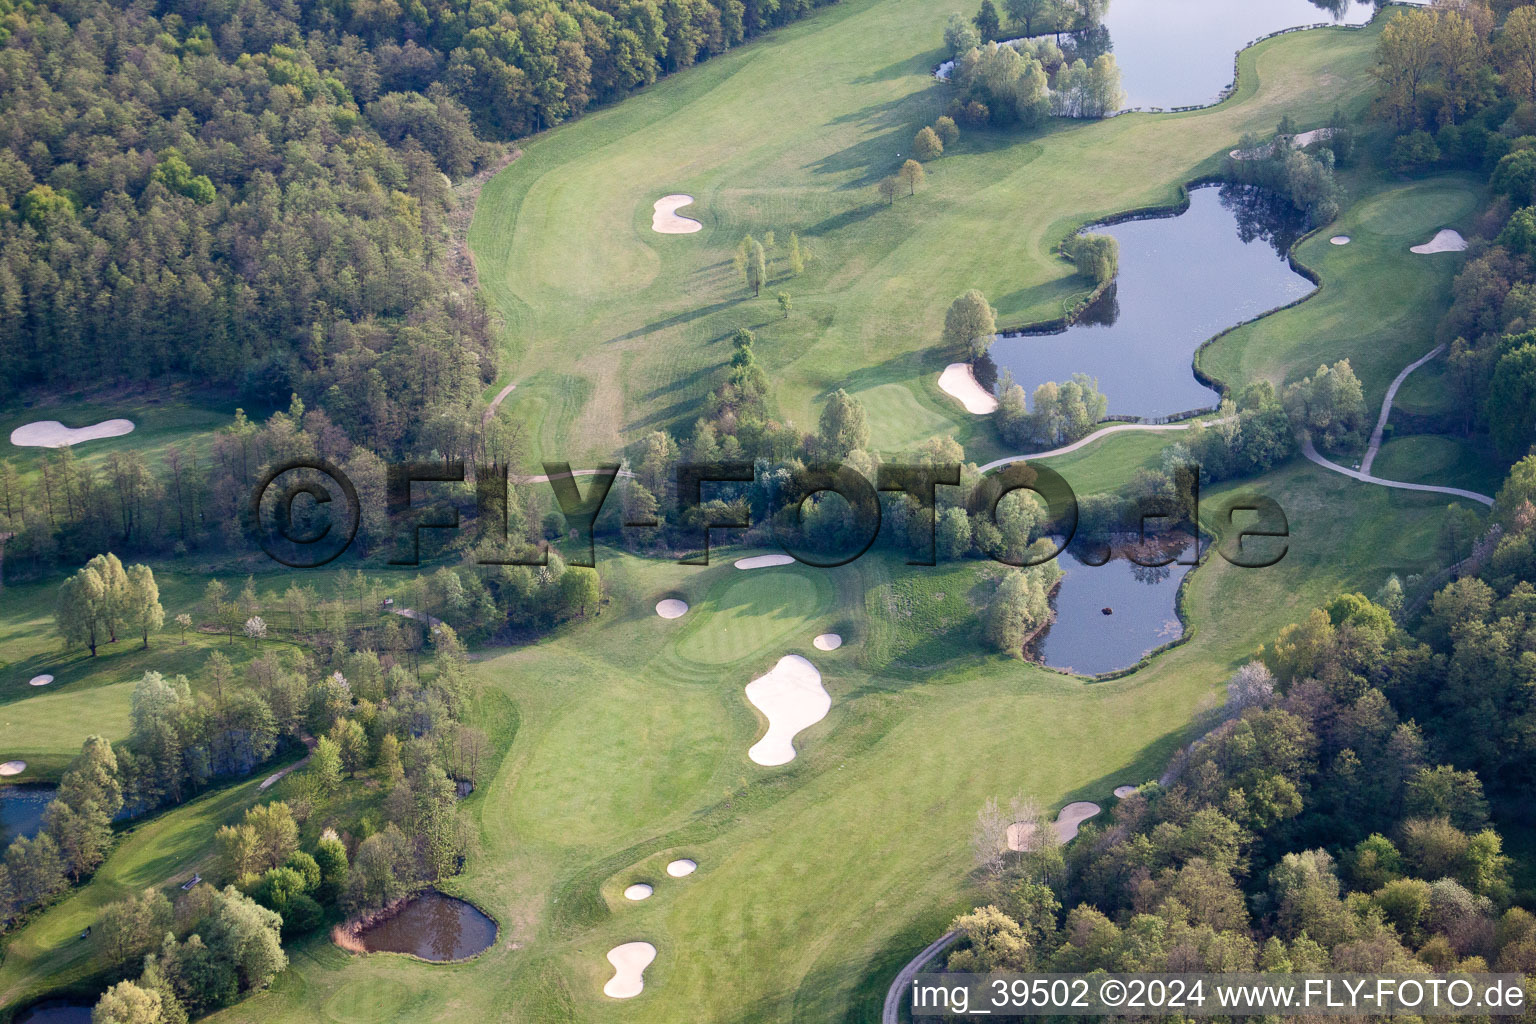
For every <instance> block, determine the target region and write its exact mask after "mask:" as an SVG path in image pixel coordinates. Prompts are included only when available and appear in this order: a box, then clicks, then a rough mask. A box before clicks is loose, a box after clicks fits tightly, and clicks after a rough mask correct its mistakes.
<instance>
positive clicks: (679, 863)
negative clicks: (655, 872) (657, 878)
mask: <svg viewBox="0 0 1536 1024" xmlns="http://www.w3.org/2000/svg"><path fill="white" fill-rule="evenodd" d="M697 870H699V862H698V861H695V860H689V859H688V858H687V857H684V858H682V859H681V860H675V861H673V862H672V863H671V864H668V865H667V874H669V875H671V876H672V877H673V878H682V877H683V876H685V875H691V874H693V873H694V872H695V871H697Z"/></svg>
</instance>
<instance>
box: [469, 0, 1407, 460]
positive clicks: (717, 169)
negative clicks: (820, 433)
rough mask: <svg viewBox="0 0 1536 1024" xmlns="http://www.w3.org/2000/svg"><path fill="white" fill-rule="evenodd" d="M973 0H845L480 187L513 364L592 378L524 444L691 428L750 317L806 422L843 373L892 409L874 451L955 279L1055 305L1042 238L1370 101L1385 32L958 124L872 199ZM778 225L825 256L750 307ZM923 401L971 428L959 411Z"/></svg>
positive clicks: (536, 376) (1281, 45) (929, 370)
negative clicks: (784, 311)
mask: <svg viewBox="0 0 1536 1024" xmlns="http://www.w3.org/2000/svg"><path fill="white" fill-rule="evenodd" d="M962 6H963V5H962V4H961V3H960V2H959V0H945V2H943V3H940V4H938V5H934V4H932V3H926V2H920V0H852V2H848V3H843V4H839V5H838V6H837V7H836V8H832V9H829V10H827V11H824V12H821V13H819V14H818V15H817V16H815V17H813V18H810V19H807V20H806V21H804V22H801V23H799V24H796V25H794V26H791V27H789V28H787V29H785V30H782V31H780V32H778V33H775V34H774V36H773V38H772V39H770V40H766V41H763V42H759V43H755V44H753V45H751V46H747V47H743V48H742V49H740V50H738V51H735V52H733V53H730V54H727V55H725V56H724V57H721V58H718V59H715V60H712V61H710V62H708V63H707V64H705V65H703V66H701V67H699V68H697V69H694V70H692V71H690V72H688V73H687V74H684V75H678V76H675V77H673V78H670V79H668V80H666V81H664V82H661V83H659V84H657V85H656V86H655V87H653V88H651V89H648V90H645V91H644V92H643V93H641V94H639V95H637V96H635V97H632V98H631V99H628V100H626V101H625V102H624V103H622V104H620V105H618V106H616V107H613V108H610V109H607V110H603V111H600V112H597V113H595V114H593V115H591V116H588V117H585V118H583V119H582V120H581V121H579V122H577V123H575V124H572V125H568V126H565V127H562V128H560V129H558V130H556V131H552V132H549V133H547V134H545V135H542V136H540V137H538V138H536V139H533V140H529V141H528V142H527V144H525V145H524V146H523V155H522V157H521V158H520V159H518V160H517V161H515V162H514V163H513V164H512V165H510V166H509V167H508V168H507V169H506V170H505V171H503V172H502V173H501V174H499V175H498V176H497V177H496V178H495V179H493V180H492V181H491V182H490V183H489V184H488V185H487V186H486V188H485V190H484V191H483V193H482V195H481V197H480V200H479V203H478V205H477V208H476V213H475V219H474V223H473V225H472V227H471V231H470V241H471V245H472V246H473V248H474V250H475V253H476V259H477V265H478V267H479V270H480V279H481V281H482V283H483V285H484V286H485V288H486V291H487V293H488V295H489V296H490V298H491V301H492V302H493V304H494V305H495V306H496V308H497V310H498V312H500V314H501V315H502V316H503V318H504V320H505V322H506V324H507V330H506V332H505V335H504V344H503V347H504V351H505V352H506V355H507V357H508V359H509V362H510V377H511V379H514V380H526V381H530V382H537V381H539V380H543V379H547V375H549V374H551V373H553V374H557V375H560V377H561V379H565V378H567V377H569V378H579V379H580V380H581V381H582V382H583V386H582V387H581V388H579V389H566V390H564V391H562V392H561V394H562V396H563V398H562V400H561V401H559V402H554V401H553V400H552V399H542V398H538V397H537V396H536V395H530V396H529V397H530V398H534V399H535V401H531V402H529V403H528V407H527V409H526V410H525V411H524V412H525V414H526V416H527V422H528V423H529V425H530V428H531V434H532V436H533V437H534V439H535V447H536V449H537V450H538V451H542V452H545V453H549V452H560V453H562V454H563V455H564V456H568V457H571V458H577V457H580V456H597V457H611V456H612V455H613V453H614V452H615V451H617V450H618V449H619V448H620V447H621V446H622V445H623V444H625V443H626V442H628V441H630V440H633V439H634V438H635V437H636V436H637V435H638V434H639V433H640V432H641V431H644V430H648V429H651V428H653V427H656V426H671V427H681V428H683V429H686V428H687V427H688V426H690V425H691V423H692V420H693V418H694V416H695V415H696V414H697V409H698V406H699V401H700V400H701V399H702V398H703V397H704V395H705V394H706V393H707V392H708V390H709V389H710V388H711V387H712V386H714V385H715V384H717V383H718V382H719V380H721V379H723V366H724V364H725V363H726V361H727V360H728V358H729V352H730V345H729V342H728V340H727V339H728V336H729V334H730V332H731V331H732V330H733V329H735V328H736V327H738V326H746V327H750V328H752V329H754V330H756V331H757V332H758V344H757V352H758V356H759V359H760V361H761V362H762V363H763V365H764V366H765V368H766V369H767V370H768V372H769V376H770V378H771V379H772V380H773V381H774V383H775V386H776V390H777V395H778V401H779V405H780V410H781V412H782V413H783V414H784V415H785V416H787V417H788V418H789V419H791V420H792V421H794V422H795V423H796V424H797V425H799V426H801V427H802V428H807V427H810V426H813V425H814V423H815V419H816V416H817V414H818V413H819V410H820V407H821V405H822V404H823V402H824V401H825V397H826V395H827V394H828V393H829V392H830V391H831V390H833V389H835V388H837V387H846V388H848V389H849V390H850V391H855V392H866V393H871V394H872V399H873V404H874V405H875V406H878V407H879V412H878V414H877V415H878V416H879V417H880V418H881V419H882V420H890V421H893V422H895V423H896V424H897V429H894V430H893V431H892V433H893V435H894V436H896V437H897V438H898V440H897V441H894V442H891V443H889V444H887V442H885V441H883V440H882V439H881V438H880V437H878V436H877V437H876V439H875V441H874V443H875V445H876V446H877V447H881V448H882V449H885V450H893V449H899V448H900V447H902V446H904V445H906V444H909V443H911V442H912V441H913V440H920V439H921V438H920V437H919V435H921V434H927V433H930V432H931V431H932V428H933V426H934V425H935V424H934V423H933V422H932V421H930V420H929V418H928V417H926V416H925V417H924V418H923V421H921V422H920V424H919V423H913V422H912V421H909V420H906V419H904V418H902V415H901V414H902V413H904V412H906V411H910V410H901V412H898V411H897V410H898V408H899V407H901V406H904V405H905V404H906V399H904V398H901V397H899V396H896V395H895V394H894V393H892V392H888V391H884V390H881V389H882V387H883V386H885V385H891V384H895V385H898V386H900V387H902V388H904V389H906V390H908V391H910V392H911V393H912V394H913V395H914V396H917V397H918V400H919V401H920V400H921V397H922V396H926V395H928V394H929V389H930V387H931V385H930V383H929V381H930V379H931V378H935V377H936V376H937V373H938V371H939V370H940V369H941V368H942V366H943V364H944V363H945V362H948V361H949V359H950V358H951V354H948V353H943V352H940V351H938V350H937V349H936V348H935V345H936V343H937V340H938V338H939V335H940V328H941V324H942V319H943V314H944V309H945V307H946V306H947V305H948V303H949V301H950V300H951V299H952V298H953V297H954V296H955V295H957V294H959V293H960V292H962V291H964V290H966V289H967V288H971V287H977V288H981V289H982V290H983V291H984V292H985V293H986V294H987V295H988V296H989V298H991V300H992V302H993V303H994V305H996V306H997V307H998V309H999V311H1000V314H1001V317H1002V319H1003V321H1004V322H1005V323H1010V324H1011V323H1019V322H1023V321H1026V320H1036V319H1042V318H1046V317H1052V316H1057V315H1060V313H1061V311H1062V309H1063V304H1064V302H1066V301H1067V300H1069V299H1070V298H1072V297H1074V296H1075V295H1077V294H1079V293H1080V292H1081V291H1082V288H1081V284H1080V282H1079V281H1078V280H1077V279H1075V278H1074V277H1073V276H1072V273H1071V268H1070V267H1069V266H1068V265H1067V264H1066V263H1064V262H1063V261H1061V260H1060V259H1059V258H1058V257H1057V256H1056V255H1055V254H1054V252H1053V250H1054V247H1055V245H1056V244H1057V243H1058V242H1059V241H1060V240H1061V239H1062V238H1063V237H1064V236H1065V235H1066V234H1067V233H1068V232H1069V231H1071V230H1072V229H1073V228H1074V227H1076V226H1078V225H1079V224H1082V223H1084V222H1086V221H1090V220H1093V219H1095V218H1097V217H1101V216H1103V215H1105V214H1109V213H1114V212H1116V211H1119V210H1123V209H1126V208H1129V207H1136V206H1142V205H1146V204H1149V203H1168V202H1172V201H1173V200H1174V199H1175V197H1176V194H1177V186H1178V184H1179V183H1180V182H1182V181H1184V180H1187V179H1189V178H1191V177H1193V176H1195V175H1197V174H1200V173H1204V172H1208V171H1211V170H1214V169H1216V167H1217V166H1218V155H1219V154H1221V153H1223V152H1224V151H1225V150H1227V149H1230V148H1231V146H1232V145H1233V144H1235V143H1236V141H1237V140H1238V137H1239V136H1240V135H1241V134H1242V132H1244V131H1245V130H1269V129H1272V127H1273V125H1274V124H1275V122H1276V121H1277V120H1278V119H1279V117H1280V116H1281V114H1283V113H1289V114H1291V115H1293V116H1295V117H1296V118H1297V119H1298V120H1299V121H1301V122H1303V123H1314V122H1316V123H1322V122H1323V121H1325V120H1326V119H1327V117H1328V115H1329V113H1330V112H1331V111H1332V110H1333V108H1334V106H1335V105H1342V106H1343V107H1345V108H1346V109H1347V110H1358V109H1360V108H1361V107H1362V106H1363V105H1364V103H1365V101H1366V98H1367V96H1368V93H1369V91H1370V89H1371V84H1370V81H1369V78H1368V76H1367V75H1366V74H1365V70H1366V68H1367V67H1368V66H1369V64H1370V62H1371V60H1372V47H1373V44H1374V40H1375V36H1376V34H1377V32H1378V29H1377V28H1374V27H1373V28H1370V29H1367V30H1364V31H1358V32H1352V31H1342V30H1341V31H1328V32H1314V33H1309V34H1302V35H1292V36H1283V37H1279V38H1277V39H1274V40H1270V41H1268V42H1265V43H1263V44H1261V45H1260V46H1258V47H1256V48H1255V49H1254V50H1252V51H1250V52H1248V53H1246V54H1244V56H1243V57H1242V61H1243V67H1244V73H1243V79H1242V81H1243V88H1242V90H1241V92H1240V94H1239V95H1238V96H1237V97H1236V98H1235V99H1234V100H1233V101H1231V102H1228V103H1226V104H1224V105H1222V106H1221V107H1219V108H1216V109H1214V110H1209V111H1203V112H1198V113H1192V114H1185V115H1129V116H1125V117H1119V118H1115V119H1113V120H1112V121H1108V122H1102V123H1093V124H1083V123H1061V124H1056V125H1053V126H1052V127H1051V128H1050V129H1048V130H1046V131H1044V132H1041V133H1038V134H1035V135H1033V136H1021V135H1020V134H1018V133H1016V132H991V131H973V132H969V133H967V134H966V135H965V136H964V137H963V138H962V140H961V142H960V143H959V144H958V146H956V147H955V148H954V149H953V150H952V151H951V152H950V153H949V154H947V155H945V156H944V157H943V158H941V159H939V160H937V161H934V162H932V163H931V164H930V165H929V168H928V171H929V176H928V183H927V185H926V186H924V188H923V189H922V190H921V191H920V192H919V193H918V195H917V196H916V197H914V198H904V199H902V200H901V201H899V202H897V203H896V204H895V205H894V206H891V207H885V206H883V205H881V204H880V202H879V200H878V199H877V198H876V197H875V196H874V193H873V184H874V183H875V181H876V180H878V178H879V177H880V176H882V175H884V174H886V173H889V171H891V170H892V169H894V168H895V167H896V166H897V165H898V164H899V163H900V162H901V161H900V158H899V157H898V154H900V153H903V152H906V150H907V148H908V147H909V145H910V141H911V138H912V134H913V132H915V131H916V130H917V129H918V128H919V127H921V126H922V125H923V124H925V123H929V122H931V121H932V120H933V119H934V117H935V116H937V114H938V113H939V112H940V111H941V109H942V107H943V104H944V103H945V102H947V97H948V92H947V90H946V88H945V87H943V86H941V85H939V84H938V83H936V82H934V80H933V79H932V78H931V77H930V76H929V74H928V71H929V69H930V68H931V66H932V65H933V64H934V63H936V62H937V60H938V58H939V56H940V54H939V53H938V51H937V50H936V49H934V46H935V45H936V44H937V42H938V38H939V35H940V32H941V29H942V25H943V22H944V19H945V17H946V16H947V15H948V13H949V12H950V11H951V10H960V9H961V7H962ZM966 13H967V14H969V13H970V11H969V9H968V8H967V10H966ZM769 97H772V99H771V101H768V98H769ZM786 110H793V111H794V116H782V112H783V111H786ZM677 191H681V192H687V193H689V194H691V195H694V196H695V197H697V201H696V202H695V204H694V205H693V206H692V207H690V208H689V211H688V212H689V214H690V215H691V216H695V217H697V218H698V219H700V220H701V221H702V222H703V224H704V230H702V231H700V232H698V233H696V234H692V235H677V236H663V235H658V234H656V233H654V232H653V231H651V229H650V209H651V203H652V202H653V201H654V200H655V199H656V198H658V197H660V196H662V195H665V194H667V193H669V192H677ZM768 230H773V231H775V232H776V235H777V239H778V241H779V242H780V243H781V244H782V242H783V240H785V239H787V237H788V234H789V232H790V231H791V230H796V231H798V232H800V234H801V236H802V238H803V239H804V241H805V243H806V244H807V246H808V247H809V248H810V250H811V251H812V252H813V253H814V254H815V258H814V259H813V260H812V261H811V262H810V264H809V265H808V268H807V270H806V272H805V274H804V275H803V276H801V277H798V278H794V279H789V280H776V281H775V282H774V283H773V284H772V285H771V286H770V288H768V289H765V290H764V295H763V297H762V298H760V299H753V298H750V297H748V296H747V294H746V293H745V290H744V289H743V288H742V287H741V286H740V285H739V284H738V283H737V281H736V279H735V275H734V271H733V269H732V267H731V265H730V253H731V250H732V248H733V247H734V246H735V245H736V243H737V242H738V241H739V239H740V238H741V236H742V234H743V233H745V232H747V231H751V232H754V233H755V234H757V235H759V236H761V235H763V234H764V233H765V232H766V231H768ZM776 266H777V267H779V268H780V269H779V270H776V271H775V273H781V272H782V263H776ZM781 288H782V289H784V290H787V291H789V292H790V293H791V294H792V295H793V296H794V298H795V310H794V312H793V314H792V315H791V316H790V317H788V318H787V319H784V318H781V317H780V316H779V314H778V310H777V307H776V305H775V304H774V300H773V294H772V293H774V292H776V291H777V290H779V289H781ZM521 392H522V389H521V388H520V389H519V392H518V395H521ZM509 401H513V405H512V408H513V409H514V410H517V409H518V408H519V405H520V403H522V402H523V401H524V399H522V398H520V397H518V398H516V400H515V401H514V400H509ZM573 403H574V405H573ZM925 408H926V411H927V412H928V413H930V414H936V415H941V416H944V417H947V418H948V419H949V420H950V421H951V422H952V423H953V424H955V425H956V427H957V428H958V429H959V430H960V431H961V432H962V433H964V434H969V433H970V432H971V430H972V429H973V426H974V425H973V424H972V423H971V422H970V418H969V417H968V416H966V414H965V413H963V412H961V411H960V410H959V409H958V407H956V406H954V404H953V403H948V404H944V402H943V401H942V400H940V399H938V398H937V397H935V398H934V399H933V400H932V401H931V403H929V404H926V405H925ZM887 410H890V411H887ZM522 414H523V413H519V415H522ZM976 454H980V452H978V453H976Z"/></svg>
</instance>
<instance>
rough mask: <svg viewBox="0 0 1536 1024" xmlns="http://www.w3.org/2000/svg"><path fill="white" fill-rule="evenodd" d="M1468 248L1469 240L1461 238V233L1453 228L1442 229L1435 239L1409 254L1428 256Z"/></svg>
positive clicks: (1414, 248) (1417, 246) (1417, 247)
mask: <svg viewBox="0 0 1536 1024" xmlns="http://www.w3.org/2000/svg"><path fill="white" fill-rule="evenodd" d="M1466 247H1467V240H1466V239H1465V238H1462V237H1461V232H1460V231H1456V230H1453V229H1451V228H1441V229H1440V230H1439V231H1438V232H1437V233H1436V234H1435V237H1434V238H1431V239H1430V240H1429V241H1427V242H1425V243H1424V244H1423V245H1416V246H1414V247H1413V248H1412V249H1410V250H1408V251H1409V252H1416V253H1418V254H1419V255H1420V256H1428V255H1429V254H1430V253H1435V252H1461V251H1462V250H1464V249H1465V248H1466Z"/></svg>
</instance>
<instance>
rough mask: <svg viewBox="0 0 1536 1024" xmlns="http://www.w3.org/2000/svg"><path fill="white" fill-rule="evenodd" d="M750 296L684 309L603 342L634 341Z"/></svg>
mask: <svg viewBox="0 0 1536 1024" xmlns="http://www.w3.org/2000/svg"><path fill="white" fill-rule="evenodd" d="M749 298H751V296H750V295H747V294H746V293H745V292H743V293H742V294H740V295H737V296H734V297H732V298H729V299H721V300H720V301H719V302H711V303H710V304H709V305H707V306H697V307H695V308H693V309H688V310H684V311H683V312H681V313H674V314H673V315H672V316H668V317H663V318H662V319H660V320H653V321H651V322H650V323H648V324H645V325H644V326H641V327H636V328H635V329H634V330H632V331H627V332H625V333H624V334H620V335H617V336H615V337H612V338H609V339H608V340H607V341H605V342H603V344H605V345H615V344H617V343H619V342H621V341H633V340H634V339H636V338H643V337H645V336H646V335H647V334H655V333H656V332H657V331H664V330H666V329H667V328H668V327H677V326H679V325H681V324H686V323H692V322H693V321H694V320H698V319H700V318H701V317H706V316H709V315H711V314H712V313H718V312H720V311H721V310H723V309H729V308H730V307H732V306H734V305H736V304H738V303H740V302H741V301H742V300H743V299H749Z"/></svg>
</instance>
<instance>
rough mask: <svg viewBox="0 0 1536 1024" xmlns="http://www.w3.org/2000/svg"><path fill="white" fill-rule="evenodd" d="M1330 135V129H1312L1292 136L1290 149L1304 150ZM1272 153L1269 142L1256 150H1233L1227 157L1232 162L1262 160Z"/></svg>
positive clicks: (1272, 144)
mask: <svg viewBox="0 0 1536 1024" xmlns="http://www.w3.org/2000/svg"><path fill="white" fill-rule="evenodd" d="M1332 134H1333V129H1332V128H1314V129H1312V130H1311V131H1309V132H1302V133H1301V134H1299V135H1292V136H1291V148H1292V149H1306V148H1307V147H1308V146H1310V145H1312V143H1314V142H1317V141H1318V140H1320V139H1326V138H1328V137H1329V136H1330V135H1332ZM1274 151H1275V144H1274V143H1273V142H1271V143H1269V144H1268V145H1264V146H1260V147H1259V148H1257V149H1234V150H1232V152H1231V153H1230V154H1228V155H1230V156H1231V157H1232V159H1233V160H1262V159H1263V158H1264V157H1267V156H1269V154H1271V153H1273V152H1274Z"/></svg>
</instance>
